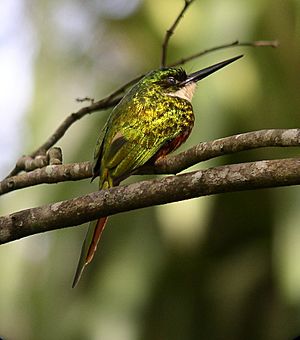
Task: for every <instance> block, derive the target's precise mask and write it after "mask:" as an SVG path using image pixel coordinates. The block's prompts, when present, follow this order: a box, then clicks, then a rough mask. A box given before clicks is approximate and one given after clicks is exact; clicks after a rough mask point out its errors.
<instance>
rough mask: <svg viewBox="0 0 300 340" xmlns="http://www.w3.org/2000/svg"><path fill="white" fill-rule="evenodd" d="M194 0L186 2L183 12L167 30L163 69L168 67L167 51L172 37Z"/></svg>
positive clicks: (163, 45) (163, 51) (186, 0)
mask: <svg viewBox="0 0 300 340" xmlns="http://www.w3.org/2000/svg"><path fill="white" fill-rule="evenodd" d="M193 1H194V0H185V1H184V6H183V8H182V10H181V12H180V13H179V14H178V16H177V17H176V19H175V21H174V22H173V24H172V25H171V27H170V28H169V29H167V31H166V34H165V38H164V41H163V44H162V55H161V67H165V66H166V61H167V50H168V43H169V40H170V38H171V36H172V35H173V34H174V31H175V29H176V27H177V25H178V24H179V22H180V20H181V19H182V18H183V15H184V13H185V12H186V11H187V9H188V7H189V6H190V5H191V4H192V2H193Z"/></svg>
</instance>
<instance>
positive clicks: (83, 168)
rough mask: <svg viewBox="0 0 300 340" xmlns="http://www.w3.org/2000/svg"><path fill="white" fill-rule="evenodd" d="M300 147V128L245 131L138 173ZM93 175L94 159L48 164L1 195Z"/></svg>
mask: <svg viewBox="0 0 300 340" xmlns="http://www.w3.org/2000/svg"><path fill="white" fill-rule="evenodd" d="M295 146H300V129H270V130H259V131H253V132H247V133H242V134H239V135H233V136H229V137H225V138H220V139H217V140H214V141H209V142H203V143H199V144H197V145H195V146H194V147H192V148H190V149H188V150H186V151H184V152H181V153H180V154H178V155H169V156H167V157H165V158H162V159H160V160H159V161H157V162H156V164H155V166H150V165H148V166H144V167H143V168H140V169H139V170H138V171H137V172H136V174H139V175H142V174H176V173H179V172H180V171H182V170H184V169H187V168H189V167H190V166H192V165H195V164H197V163H199V162H202V161H206V160H209V159H211V158H215V157H219V156H223V155H226V154H230V153H235V152H240V151H245V150H251V149H257V148H263V147H295ZM90 177H92V164H91V163H90V162H82V163H73V164H65V165H53V166H50V165H49V166H46V167H44V168H41V169H37V170H34V171H31V172H28V173H22V174H20V175H17V176H13V177H10V178H7V179H5V180H3V181H2V182H0V195H3V194H5V193H8V192H10V191H13V190H18V189H22V188H26V187H29V186H33V185H38V184H42V183H58V182H64V181H77V180H82V179H85V178H90Z"/></svg>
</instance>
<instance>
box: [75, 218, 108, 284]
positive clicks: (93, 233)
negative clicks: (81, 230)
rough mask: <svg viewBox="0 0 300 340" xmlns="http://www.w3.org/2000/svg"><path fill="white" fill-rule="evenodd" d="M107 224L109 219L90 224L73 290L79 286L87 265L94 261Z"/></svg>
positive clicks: (100, 219) (101, 219)
mask: <svg viewBox="0 0 300 340" xmlns="http://www.w3.org/2000/svg"><path fill="white" fill-rule="evenodd" d="M106 222H107V217H101V218H99V220H97V221H93V222H91V223H90V225H89V228H88V231H87V234H86V237H85V240H84V242H83V245H82V248H81V253H80V257H79V262H78V265H77V269H76V272H75V276H74V280H73V284H72V288H74V287H75V286H76V285H77V283H78V281H79V280H80V277H81V274H82V272H83V270H84V268H85V267H86V265H88V264H89V263H90V262H91V261H92V259H93V257H94V254H95V252H96V249H97V245H98V242H99V240H100V237H101V234H102V232H103V230H104V228H105V225H106Z"/></svg>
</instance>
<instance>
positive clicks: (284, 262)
mask: <svg viewBox="0 0 300 340" xmlns="http://www.w3.org/2000/svg"><path fill="white" fill-rule="evenodd" d="M182 5H183V1H182V0H164V1H159V0H144V1H142V0H91V1H83V0H82V1H79V0H76V1H74V0H72V1H71V0H59V1H58V0H55V1H53V0H52V1H50V0H48V1H47V0H44V1H37V0H31V1H30V0H28V1H25V0H24V1H22V0H13V1H10V0H7V1H3V2H2V5H0V14H1V18H2V19H1V20H2V24H1V25H0V28H2V29H3V28H5V27H6V30H5V29H3V30H2V31H1V32H0V38H1V39H0V69H1V73H2V86H3V90H1V92H0V96H1V103H2V104H1V106H0V108H1V110H0V117H1V126H2V130H0V132H1V135H2V139H1V141H2V142H0V150H1V147H2V151H1V158H2V163H1V175H2V176H4V175H5V174H6V173H7V172H8V170H9V169H10V167H12V166H13V164H14V162H15V160H16V159H17V157H18V156H19V155H20V154H22V153H29V152H30V151H32V150H33V149H35V148H36V147H37V146H39V145H40V144H41V143H42V142H43V141H44V140H45V139H46V137H48V136H49V135H50V134H51V133H52V132H53V131H54V129H55V128H56V127H57V126H58V124H59V123H60V122H61V121H62V120H63V119H64V118H65V117H66V116H67V115H68V114H70V113H71V112H73V111H76V110H78V109H79V108H80V107H82V106H83V104H79V103H77V102H76V101H75V98H77V97H85V96H90V97H93V98H95V99H100V98H102V97H104V96H106V95H107V94H109V93H110V92H112V91H113V90H115V89H116V88H118V87H119V86H121V85H123V84H124V83H125V82H127V81H128V80H130V79H132V78H134V77H135V76H137V75H139V74H141V73H144V72H147V71H148V70H151V69H153V68H156V67H158V66H159V62H160V55H161V44H162V39H163V35H164V32H165V31H166V29H167V28H168V27H169V26H170V24H171V23H172V21H173V19H174V18H175V16H176V15H177V14H178V12H179V10H180V9H181V8H182ZM5 6H6V7H5ZM8 15H10V16H8ZM4 18H8V19H6V20H4ZM5 24H7V25H8V26H5ZM7 27H9V29H7ZM236 39H240V41H251V40H263V39H265V40H267V39H268V40H273V39H278V40H279V41H280V47H279V48H278V49H272V48H259V49H258V48H256V49H254V48H231V49H227V50H224V51H219V52H215V53H213V54H209V55H206V56H205V57H203V58H200V59H197V60H194V61H192V62H190V63H188V64H187V65H185V66H184V67H185V69H186V70H187V72H192V71H196V70H198V69H199V68H202V67H205V66H208V65H210V64H212V63H215V62H218V61H221V60H223V59H225V58H229V57H233V56H235V55H238V54H240V53H244V54H245V57H244V58H243V59H242V60H240V61H238V62H236V63H234V64H233V65H231V66H230V67H227V68H226V69H224V70H222V71H220V72H218V73H216V74H214V75H213V76H211V77H209V78H207V79H205V81H203V82H201V83H200V84H199V86H198V90H197V93H196V95H195V98H194V101H193V103H194V109H195V113H196V124H195V128H194V130H193V133H192V135H191V137H190V139H189V140H188V142H187V143H186V144H185V145H184V146H183V147H182V148H181V149H180V150H183V149H186V148H188V147H190V146H192V145H194V144H196V143H198V142H200V141H204V140H212V139H216V138H220V137H223V136H227V135H230V134H236V133H241V132H246V131H251V130H259V129H265V128H295V127H299V125H300V117H299V112H300V111H299V107H300V94H299V89H300V2H299V0H272V1H271V0H259V1H258V0H253V1H239V0H228V1H221V0H196V1H195V2H194V3H193V5H192V6H191V7H190V9H189V11H188V12H187V13H186V15H185V17H184V19H183V20H182V22H181V23H180V26H179V27H178V29H177V30H176V33H175V36H174V37H173V38H172V39H171V43H170V47H169V52H168V61H169V62H170V63H171V62H173V61H175V60H177V59H179V58H182V57H185V56H188V55H190V54H192V53H195V52H198V51H200V50H203V49H206V48H209V47H213V46H216V45H219V44H223V43H227V42H231V41H234V40H236ZM14 41H16V46H18V48H16V49H15V50H14V48H13V47H12V44H13V42H14ZM10 51H14V52H12V53H11V54H10ZM8 52H9V53H8ZM1 55H2V57H1ZM3 55H6V58H7V64H5V63H4V61H3V60H4V59H5V58H4V57H3ZM12 55H14V56H15V59H13V58H12V57H11V56H12ZM3 58H4V59H3ZM5 60H6V59H5ZM13 60H16V63H15V64H13ZM5 65H10V66H7V67H6V66H5ZM4 75H5V76H4ZM9 87H10V88H11V89H12V92H11V93H12V94H10V96H11V97H9V96H8V95H7V96H6V97H5V96H4V93H5V89H6V88H9ZM4 88H5V89H4ZM5 98H6V99H7V98H10V99H9V100H7V104H6V106H5V105H4V104H3V103H5ZM18 105H19V106H20V107H18V109H19V111H18V112H21V113H22V114H21V113H19V116H16V115H13V113H12V111H10V110H12V108H13V107H15V106H18ZM108 113H109V112H98V113H94V114H93V115H90V116H86V117H84V118H83V119H82V120H81V121H79V122H77V123H76V124H75V125H73V126H72V127H71V128H70V129H69V130H68V132H67V134H66V135H65V137H64V138H63V139H62V140H61V141H59V143H58V146H61V147H62V148H63V153H64V161H65V162H75V161H85V160H90V159H91V158H92V153H93V148H94V145H95V141H96V138H97V135H98V133H99V131H100V129H101V127H102V125H103V123H104V121H105V119H106V117H107V115H108ZM1 143H2V144H1ZM297 153H298V151H297V149H292V150H288V149H278V150H275V149H265V150H259V151H251V152H245V153H241V154H238V155H232V156H228V157H223V158H220V159H217V160H212V161H209V162H205V163H203V164H201V165H198V166H196V167H195V168H200V167H202V168H206V167H210V166H215V165H220V164H227V163H233V162H243V161H250V160H259V159H272V158H277V157H279V158H280V157H289V156H296V155H297ZM4 160H5V162H4ZM138 179H139V178H137V177H135V178H131V179H129V180H127V181H126V183H128V182H131V181H136V180H138ZM95 190H97V185H96V183H93V184H90V182H89V181H88V180H86V181H81V182H74V183H61V184H57V185H40V186H38V187H33V188H28V189H23V190H20V191H17V192H14V193H10V194H7V195H5V196H3V197H1V200H0V212H1V214H8V213H10V212H13V211H16V210H18V209H24V208H28V207H33V206H37V205H41V204H47V203H50V202H55V201H57V200H63V199H68V198H72V197H75V196H79V195H82V194H85V193H89V192H91V191H95ZM299 204H300V191H299V188H297V187H290V188H278V189H269V190H257V191H253V192H242V193H233V194H224V195H218V196H214V197H205V198H200V199H194V200H190V201H186V202H181V203H175V204H170V205H166V206H159V207H153V208H148V209H142V210H139V211H134V212H128V213H124V214H121V215H116V216H113V217H111V218H110V220H109V223H108V226H107V228H106V230H105V233H104V235H103V238H102V243H101V246H100V247H99V250H98V252H97V255H96V257H95V259H94V261H93V264H92V265H90V266H89V267H88V269H87V270H86V272H85V273H84V275H83V278H82V280H81V282H80V284H79V286H78V288H76V289H71V282H72V278H73V274H74V270H75V267H76V264H77V259H78V256H79V251H80V247H81V243H82V240H83V238H84V234H85V228H86V226H82V227H77V228H68V229H63V230H59V231H55V232H51V233H46V234H42V235H36V236H32V237H29V238H27V239H22V240H19V241H16V242H13V243H11V244H7V245H2V246H1V247H0V276H1V279H0V336H2V337H3V338H4V339H7V340H15V339H22V340H27V339H33V340H35V339H44V340H47V339H78V340H79V339H95V340H96V339H97V340H98V339H101V340H102V339H104V340H106V339H108V340H135V339H146V340H147V339H149V340H150V339H151V340H153V339H155V340H156V339H157V340H160V339H173V340H182V339H233V340H234V339H264V340H265V339H274V340H277V339H278V340H279V339H293V338H294V337H295V336H297V335H300V266H299V261H300V225H299V224H300V209H299Z"/></svg>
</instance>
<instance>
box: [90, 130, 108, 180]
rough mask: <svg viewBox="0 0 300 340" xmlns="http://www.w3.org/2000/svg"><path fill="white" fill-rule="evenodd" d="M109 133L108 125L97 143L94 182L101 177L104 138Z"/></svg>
mask: <svg viewBox="0 0 300 340" xmlns="http://www.w3.org/2000/svg"><path fill="white" fill-rule="evenodd" d="M106 132H107V124H105V125H104V127H103V128H102V130H101V132H100V135H99V137H98V139H97V142H96V147H95V151H94V162H93V178H92V180H93V179H94V178H95V177H97V176H98V175H99V169H100V163H101V158H102V153H103V145H104V137H105V135H106Z"/></svg>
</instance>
